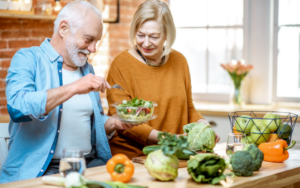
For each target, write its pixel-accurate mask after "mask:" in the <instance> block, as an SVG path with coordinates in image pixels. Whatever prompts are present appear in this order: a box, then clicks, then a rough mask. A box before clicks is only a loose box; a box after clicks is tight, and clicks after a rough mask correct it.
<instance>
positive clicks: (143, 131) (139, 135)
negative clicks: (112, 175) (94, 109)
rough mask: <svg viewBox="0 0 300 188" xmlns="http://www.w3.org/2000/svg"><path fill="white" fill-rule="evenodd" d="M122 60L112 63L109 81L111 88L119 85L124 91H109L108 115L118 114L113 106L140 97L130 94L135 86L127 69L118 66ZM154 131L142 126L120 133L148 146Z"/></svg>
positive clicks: (114, 89)
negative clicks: (151, 133)
mask: <svg viewBox="0 0 300 188" xmlns="http://www.w3.org/2000/svg"><path fill="white" fill-rule="evenodd" d="M120 59H121V58H116V59H115V60H114V61H113V62H112V64H111V67H110V70H109V73H108V76H107V81H108V83H109V84H110V85H111V86H113V85H115V84H118V85H119V86H121V87H122V88H123V89H117V88H112V89H110V90H107V101H108V104H109V110H108V115H113V114H116V108H115V107H112V106H110V105H111V104H113V103H115V102H118V101H122V100H132V99H133V98H135V97H138V96H133V95H132V94H130V91H132V90H133V88H131V87H133V86H132V85H131V84H130V82H131V81H130V80H131V79H130V75H131V74H130V72H129V71H128V69H126V68H125V67H119V66H118V65H120V63H119V62H118V61H120ZM122 61H123V63H124V61H126V59H122ZM121 70H122V71H121ZM152 130H153V128H152V127H151V126H150V125H148V124H142V125H138V126H136V127H134V128H132V129H131V130H129V131H120V130H119V131H118V133H120V134H123V135H124V136H126V137H128V138H130V139H132V140H134V141H135V142H138V143H140V144H142V145H146V142H147V139H148V137H149V134H150V132H151V131H152Z"/></svg>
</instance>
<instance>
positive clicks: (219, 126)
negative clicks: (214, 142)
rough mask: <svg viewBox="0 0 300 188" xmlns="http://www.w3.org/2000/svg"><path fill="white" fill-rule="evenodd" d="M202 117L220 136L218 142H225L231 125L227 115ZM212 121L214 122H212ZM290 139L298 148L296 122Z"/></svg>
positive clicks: (299, 131) (299, 132) (299, 138)
mask: <svg viewBox="0 0 300 188" xmlns="http://www.w3.org/2000/svg"><path fill="white" fill-rule="evenodd" d="M204 118H205V119H206V120H207V121H208V122H210V123H211V125H212V124H215V125H212V128H213V129H214V130H215V132H216V133H217V134H218V135H219V136H220V142H227V136H228V133H231V132H232V131H231V127H230V122H229V118H228V117H220V116H204ZM212 122H214V123H212ZM292 140H295V141H296V145H295V146H294V147H293V149H299V150H300V123H296V126H295V127H294V131H293V135H292Z"/></svg>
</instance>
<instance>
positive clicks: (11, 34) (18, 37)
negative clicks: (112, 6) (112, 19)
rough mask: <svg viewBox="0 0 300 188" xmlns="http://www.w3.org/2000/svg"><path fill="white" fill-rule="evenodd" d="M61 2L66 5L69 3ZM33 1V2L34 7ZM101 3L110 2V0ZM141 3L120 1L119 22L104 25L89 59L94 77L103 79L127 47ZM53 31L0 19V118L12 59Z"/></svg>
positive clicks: (48, 24)
mask: <svg viewBox="0 0 300 188" xmlns="http://www.w3.org/2000/svg"><path fill="white" fill-rule="evenodd" d="M53 1H54V0H53ZM61 1H62V3H63V4H66V3H68V2H69V1H70V0H61ZM111 1H112V0H111ZM36 2H37V0H34V4H36ZM104 2H106V3H109V2H110V0H105V1H104ZM142 2H144V0H120V20H119V23H110V24H108V23H105V24H104V30H103V37H102V40H101V41H100V42H99V43H98V44H97V52H96V53H95V54H91V55H90V56H89V62H90V63H92V64H93V65H94V69H95V71H96V74H97V75H100V76H105V75H106V74H107V71H108V68H109V64H110V63H111V62H112V60H113V58H114V57H115V56H116V55H118V54H119V53H121V52H122V51H124V50H126V49H128V48H129V47H130V45H129V40H128V38H129V27H130V22H131V19H132V17H133V14H134V12H135V10H136V8H137V7H138V6H139V5H140V4H141V3H142ZM52 31H53V21H49V20H30V19H7V18H0V115H3V114H7V108H6V97H5V82H4V81H5V77H6V74H7V69H8V67H9V65H10V61H11V58H12V57H13V55H14V54H15V53H16V51H17V50H19V49H20V48H25V47H30V46H39V45H40V44H41V42H42V41H43V40H44V39H45V38H46V37H49V38H50V37H51V36H52V33H53V32H52ZM101 97H105V94H101Z"/></svg>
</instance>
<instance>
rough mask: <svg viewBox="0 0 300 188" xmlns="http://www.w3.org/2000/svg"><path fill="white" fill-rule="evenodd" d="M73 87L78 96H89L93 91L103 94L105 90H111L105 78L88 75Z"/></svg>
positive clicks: (74, 83)
mask: <svg viewBox="0 0 300 188" xmlns="http://www.w3.org/2000/svg"><path fill="white" fill-rule="evenodd" d="M71 85H72V88H73V89H74V90H75V91H74V92H75V93H76V94H87V93H89V92H91V91H101V92H102V93H103V92H104V91H105V89H110V88H111V86H110V85H109V83H108V82H107V81H106V80H105V79H104V78H102V77H100V76H95V75H93V74H88V75H86V76H84V77H82V78H80V79H79V80H77V81H76V82H73V83H72V84H71Z"/></svg>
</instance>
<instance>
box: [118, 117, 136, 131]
mask: <svg viewBox="0 0 300 188" xmlns="http://www.w3.org/2000/svg"><path fill="white" fill-rule="evenodd" d="M133 127H134V125H131V124H124V123H122V121H120V120H118V119H115V128H116V130H123V131H125V130H130V129H132V128H133Z"/></svg>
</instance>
